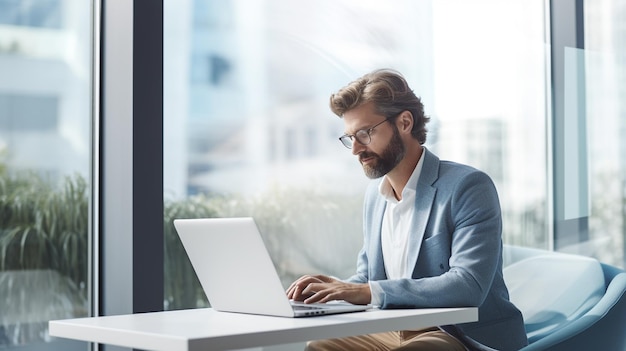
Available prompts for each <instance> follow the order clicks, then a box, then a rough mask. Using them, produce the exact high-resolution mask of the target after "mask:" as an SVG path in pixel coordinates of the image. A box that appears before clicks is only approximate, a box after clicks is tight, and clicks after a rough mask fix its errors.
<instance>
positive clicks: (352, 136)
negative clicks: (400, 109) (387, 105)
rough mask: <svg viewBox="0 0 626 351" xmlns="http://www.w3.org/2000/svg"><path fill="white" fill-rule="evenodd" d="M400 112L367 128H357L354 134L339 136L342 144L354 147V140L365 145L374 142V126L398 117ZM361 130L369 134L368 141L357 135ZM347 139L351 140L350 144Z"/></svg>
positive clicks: (349, 147)
mask: <svg viewBox="0 0 626 351" xmlns="http://www.w3.org/2000/svg"><path fill="white" fill-rule="evenodd" d="M399 115H400V114H397V115H395V116H393V117H387V118H385V119H384V120H382V121H380V122H378V123H376V124H374V125H373V126H371V127H369V128H367V129H359V130H357V131H356V132H355V133H354V134H344V135H342V136H340V137H339V141H340V142H341V144H342V145H343V146H345V147H346V148H347V149H350V150H351V149H352V145H353V144H354V141H355V140H356V141H357V142H358V143H359V144H361V145H363V146H365V145H369V144H370V143H371V142H372V131H374V128H376V127H378V126H379V125H381V124H383V123H385V122H388V121H389V120H390V119H392V118H396V117H398V116H399ZM361 132H365V133H366V134H367V139H368V141H367V143H364V142H362V141H361V140H359V138H358V137H357V136H356V135H357V134H359V133H361ZM344 139H345V140H349V142H350V144H346V142H344Z"/></svg>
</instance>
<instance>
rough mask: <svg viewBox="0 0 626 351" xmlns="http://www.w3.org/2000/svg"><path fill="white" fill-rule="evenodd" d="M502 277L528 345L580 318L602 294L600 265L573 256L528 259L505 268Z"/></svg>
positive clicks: (547, 255)
mask: <svg viewBox="0 0 626 351" xmlns="http://www.w3.org/2000/svg"><path fill="white" fill-rule="evenodd" d="M504 278H505V281H506V284H507V287H508V289H509V294H510V299H511V301H512V302H513V303H514V304H515V305H516V306H517V307H518V308H519V309H520V310H521V312H522V315H523V316H524V323H525V326H526V333H527V335H528V340H529V342H531V343H532V342H534V341H536V340H539V339H541V338H543V337H545V336H546V335H548V334H549V333H551V332H553V331H554V330H556V329H559V328H562V327H563V326H565V325H567V324H569V323H571V322H572V321H574V320H576V319H577V318H579V317H581V316H582V315H584V314H585V313H586V312H587V311H589V310H590V309H591V308H592V307H593V306H595V305H596V304H597V303H598V301H600V299H601V298H602V296H603V295H604V292H605V282H604V273H603V271H602V266H601V264H600V263H599V262H598V261H597V260H595V259H592V258H589V257H583V256H576V255H568V254H557V253H546V254H541V255H534V256H530V257H527V258H524V259H521V260H519V261H517V262H515V263H512V264H510V265H508V266H507V267H505V268H504Z"/></svg>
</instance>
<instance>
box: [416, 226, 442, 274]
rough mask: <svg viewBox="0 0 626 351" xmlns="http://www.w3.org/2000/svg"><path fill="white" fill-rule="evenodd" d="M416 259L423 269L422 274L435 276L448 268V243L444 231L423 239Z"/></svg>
mask: <svg viewBox="0 0 626 351" xmlns="http://www.w3.org/2000/svg"><path fill="white" fill-rule="evenodd" d="M417 261H418V266H419V267H420V268H422V269H423V271H422V274H423V275H426V276H437V275H440V274H443V273H445V272H447V271H448V270H450V264H449V262H450V244H449V240H448V239H447V237H446V235H445V233H437V234H435V235H433V236H431V237H429V238H428V239H425V240H424V242H422V247H421V249H420V253H419V256H418V259H417ZM422 269H420V270H422Z"/></svg>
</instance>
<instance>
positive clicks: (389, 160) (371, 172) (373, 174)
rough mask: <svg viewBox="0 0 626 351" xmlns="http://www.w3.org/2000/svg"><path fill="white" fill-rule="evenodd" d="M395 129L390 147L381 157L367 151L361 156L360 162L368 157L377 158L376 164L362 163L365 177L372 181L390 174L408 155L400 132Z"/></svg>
mask: <svg viewBox="0 0 626 351" xmlns="http://www.w3.org/2000/svg"><path fill="white" fill-rule="evenodd" d="M393 127H394V128H393V136H392V137H391V140H390V141H389V145H387V147H386V148H385V150H383V153H382V154H381V155H378V154H376V153H373V152H367V151H365V152H363V153H361V154H360V155H359V162H361V160H362V159H365V158H368V157H374V158H375V160H374V162H372V163H371V164H369V165H364V164H363V163H361V165H362V166H363V171H364V172H365V175H366V176H367V177H368V178H370V179H376V178H380V177H382V176H384V175H385V174H387V173H389V172H390V171H391V170H392V169H394V168H395V167H396V166H397V165H398V163H400V161H402V159H403V158H404V155H405V154H406V148H405V147H404V144H402V139H401V138H400V132H399V131H398V128H397V127H396V126H393Z"/></svg>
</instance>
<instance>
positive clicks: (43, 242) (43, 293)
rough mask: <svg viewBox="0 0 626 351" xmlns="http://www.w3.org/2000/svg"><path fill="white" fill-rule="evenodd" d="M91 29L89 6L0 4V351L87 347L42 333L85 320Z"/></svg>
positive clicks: (5, 1) (6, 1)
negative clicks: (53, 323) (59, 322)
mask: <svg viewBox="0 0 626 351" xmlns="http://www.w3.org/2000/svg"><path fill="white" fill-rule="evenodd" d="M70 10H71V11H70ZM62 13H74V14H76V16H68V17H64V16H61V14H62ZM90 27H91V8H90V2H88V1H83V0H76V1H55V0H48V1H13V0H0V77H2V79H0V311H1V312H0V349H6V350H18V349H20V350H22V349H29V350H50V349H52V350H55V349H58V350H73V349H79V350H84V349H86V346H87V345H86V344H85V343H80V342H74V341H69V340H53V339H52V338H51V337H50V336H49V335H48V333H47V329H48V321H49V320H51V319H63V318H71V317H84V316H88V315H90V314H91V297H90V289H91V288H90V280H91V276H90V274H89V269H90V264H89V261H88V257H89V255H90V253H89V249H88V248H89V244H88V243H89V241H90V234H91V233H90V229H89V228H90V227H89V218H90V214H89V211H90V205H89V204H90V199H91V185H90V163H91V130H90V128H91V105H90V104H91V103H90V102H91V96H92V95H91V93H92V92H91V77H90V72H91V65H92V63H91V39H90Z"/></svg>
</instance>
